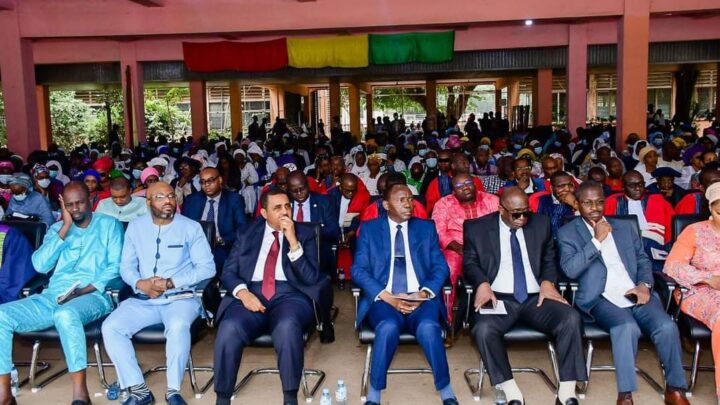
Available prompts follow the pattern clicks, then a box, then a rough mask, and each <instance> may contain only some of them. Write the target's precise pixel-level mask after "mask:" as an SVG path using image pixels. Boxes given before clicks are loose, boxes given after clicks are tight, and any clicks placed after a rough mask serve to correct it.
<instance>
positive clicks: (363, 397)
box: [360, 345, 372, 402]
mask: <svg viewBox="0 0 720 405" xmlns="http://www.w3.org/2000/svg"><path fill="white" fill-rule="evenodd" d="M371 361H372V345H368V348H367V354H366V355H365V364H364V365H363V373H362V382H361V386H360V401H361V402H365V401H367V392H368V380H369V376H370V362H371Z"/></svg>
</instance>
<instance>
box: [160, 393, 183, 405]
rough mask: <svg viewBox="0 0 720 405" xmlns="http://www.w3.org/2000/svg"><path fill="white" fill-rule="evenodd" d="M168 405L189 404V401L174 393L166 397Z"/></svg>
mask: <svg viewBox="0 0 720 405" xmlns="http://www.w3.org/2000/svg"><path fill="white" fill-rule="evenodd" d="M165 402H166V403H167V405H187V402H185V400H184V399H183V397H182V396H181V395H180V394H173V395H170V396H169V397H167V398H165Z"/></svg>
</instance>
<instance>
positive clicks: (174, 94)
mask: <svg viewBox="0 0 720 405" xmlns="http://www.w3.org/2000/svg"><path fill="white" fill-rule="evenodd" d="M189 95H190V90H189V89H188V88H186V87H176V88H171V89H169V90H168V91H167V92H165V94H164V95H159V94H158V92H155V91H153V90H145V132H146V134H147V136H148V137H150V136H159V135H164V136H166V137H168V138H173V139H174V138H176V137H180V136H185V135H186V134H188V133H189V131H190V127H191V121H190V112H189V111H183V110H181V109H180V108H178V106H177V105H178V104H179V103H180V102H181V101H182V100H183V99H184V98H185V97H187V96H189Z"/></svg>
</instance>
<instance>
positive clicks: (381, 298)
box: [351, 184, 458, 405]
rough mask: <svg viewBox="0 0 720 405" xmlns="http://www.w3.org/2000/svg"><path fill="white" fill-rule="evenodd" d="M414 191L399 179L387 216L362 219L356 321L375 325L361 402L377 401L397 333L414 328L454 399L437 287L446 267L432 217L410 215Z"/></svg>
mask: <svg viewBox="0 0 720 405" xmlns="http://www.w3.org/2000/svg"><path fill="white" fill-rule="evenodd" d="M412 202H413V195H412V192H411V191H410V189H409V188H408V187H407V186H406V185H403V184H394V185H392V186H389V187H388V188H387V189H386V190H385V193H384V194H383V207H384V208H385V209H386V210H387V213H388V215H387V217H381V218H378V219H374V220H371V221H368V222H365V223H364V224H363V229H362V232H360V236H359V237H358V241H357V252H356V255H355V260H354V262H353V266H352V269H351V272H352V278H353V282H354V283H355V284H356V285H357V286H359V287H360V288H362V296H361V298H360V302H359V304H358V313H357V325H356V327H360V326H361V325H362V323H363V322H365V321H366V320H367V322H369V324H370V326H371V327H372V328H373V329H375V342H374V343H373V357H372V367H371V369H370V388H369V392H368V397H367V399H368V400H367V402H365V405H376V404H379V403H380V391H382V390H383V389H385V386H386V383H387V371H388V367H389V366H390V362H391V361H392V358H393V356H394V355H395V351H396V350H397V346H398V343H399V336H400V333H404V332H407V333H412V334H413V335H415V337H416V338H417V340H418V343H419V344H420V346H421V347H422V349H423V351H424V352H425V357H426V358H427V360H428V363H430V367H431V368H432V370H433V375H434V377H435V388H436V389H437V390H438V391H439V393H440V397H441V399H442V401H443V405H454V404H457V403H458V402H457V399H456V398H455V394H454V393H453V390H452V386H451V385H450V374H449V371H448V363H447V357H446V355H445V347H444V345H443V338H442V328H443V327H444V325H445V323H446V320H445V316H446V314H447V311H446V310H445V306H444V305H443V303H442V301H441V297H440V295H441V290H442V287H443V284H444V282H445V280H446V279H447V278H448V275H449V270H448V266H447V263H446V262H445V258H444V257H443V255H442V252H441V251H440V243H439V241H438V236H437V233H436V231H435V225H434V224H433V223H432V221H427V220H422V219H418V218H411V216H412V210H413V204H412Z"/></svg>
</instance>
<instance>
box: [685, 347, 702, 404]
mask: <svg viewBox="0 0 720 405" xmlns="http://www.w3.org/2000/svg"><path fill="white" fill-rule="evenodd" d="M699 367H700V341H699V340H696V341H695V352H694V353H693V360H692V369H691V371H690V386H689V387H688V392H692V391H693V390H694V389H695V383H696V382H697V375H698V369H699Z"/></svg>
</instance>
